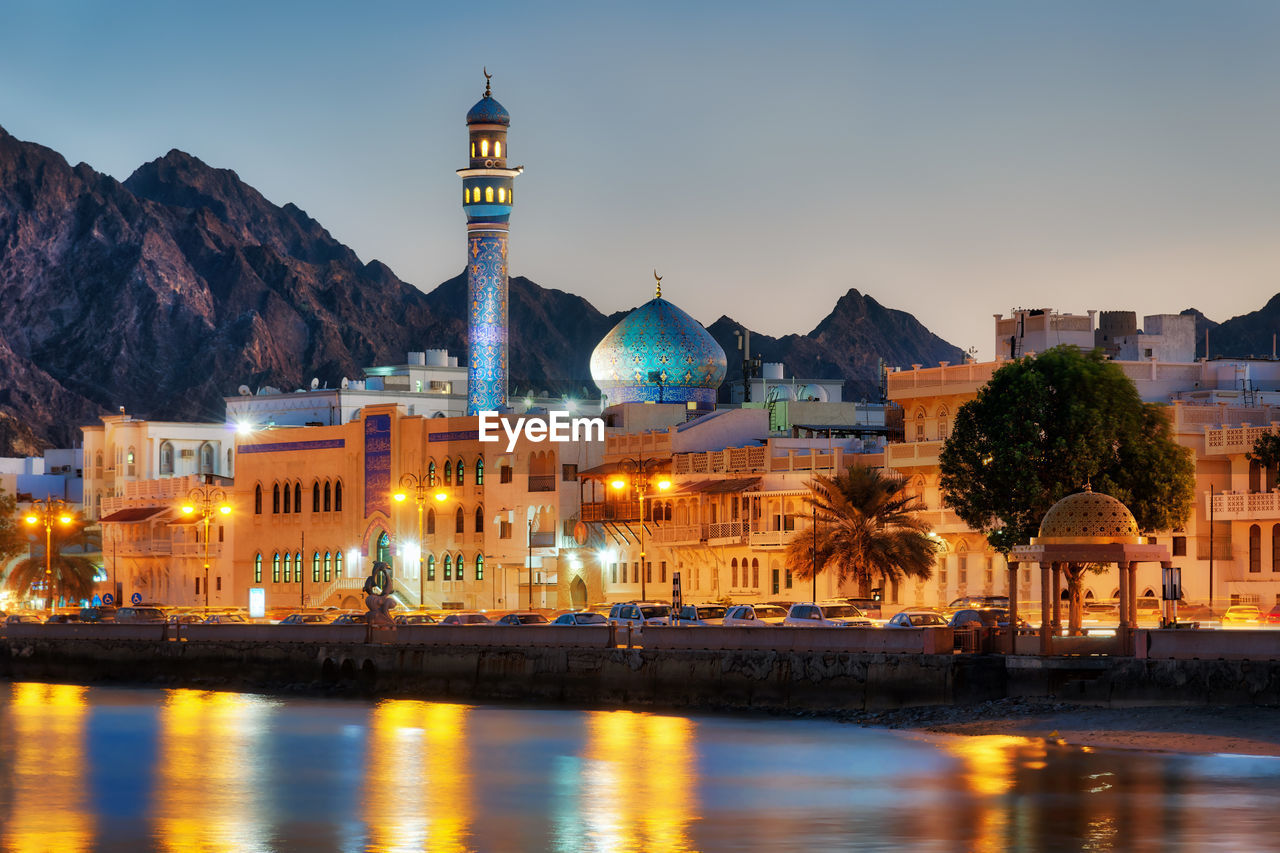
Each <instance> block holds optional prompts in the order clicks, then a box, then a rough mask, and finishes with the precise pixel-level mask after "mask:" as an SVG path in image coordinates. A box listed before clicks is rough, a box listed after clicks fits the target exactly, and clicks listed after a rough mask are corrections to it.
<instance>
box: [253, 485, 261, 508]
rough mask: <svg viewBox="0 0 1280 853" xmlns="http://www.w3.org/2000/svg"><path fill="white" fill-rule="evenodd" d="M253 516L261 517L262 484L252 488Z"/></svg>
mask: <svg viewBox="0 0 1280 853" xmlns="http://www.w3.org/2000/svg"><path fill="white" fill-rule="evenodd" d="M253 514H254V515H262V484H261V483H258V484H257V485H256V486H254V487H253Z"/></svg>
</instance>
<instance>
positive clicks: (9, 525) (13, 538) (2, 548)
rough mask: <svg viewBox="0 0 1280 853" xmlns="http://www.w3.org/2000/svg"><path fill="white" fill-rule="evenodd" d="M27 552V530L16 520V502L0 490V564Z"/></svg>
mask: <svg viewBox="0 0 1280 853" xmlns="http://www.w3.org/2000/svg"><path fill="white" fill-rule="evenodd" d="M26 550H27V530H26V529H25V526H24V525H23V523H22V519H20V518H18V502H17V501H16V500H14V497H13V495H10V494H8V493H6V492H5V490H4V489H0V563H5V562H7V561H9V560H11V559H13V558H14V557H17V556H18V555H20V554H22V553H23V552H25V551H26Z"/></svg>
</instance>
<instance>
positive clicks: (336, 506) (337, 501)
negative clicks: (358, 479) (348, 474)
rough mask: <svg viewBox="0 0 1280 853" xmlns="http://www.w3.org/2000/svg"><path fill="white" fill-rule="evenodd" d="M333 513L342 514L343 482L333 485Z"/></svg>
mask: <svg viewBox="0 0 1280 853" xmlns="http://www.w3.org/2000/svg"><path fill="white" fill-rule="evenodd" d="M333 511H334V512H342V481H341V480H339V481H338V482H336V483H334V484H333Z"/></svg>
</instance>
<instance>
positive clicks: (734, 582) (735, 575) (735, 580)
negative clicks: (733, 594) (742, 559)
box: [729, 557, 738, 589]
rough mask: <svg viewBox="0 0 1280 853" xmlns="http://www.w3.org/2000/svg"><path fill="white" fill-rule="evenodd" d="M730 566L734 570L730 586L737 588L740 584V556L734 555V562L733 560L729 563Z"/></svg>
mask: <svg viewBox="0 0 1280 853" xmlns="http://www.w3.org/2000/svg"><path fill="white" fill-rule="evenodd" d="M729 566H730V569H731V570H732V572H733V575H732V577H731V580H730V582H729V586H730V587H732V588H734V589H736V588H737V586H738V558H737V557H734V558H733V562H732V563H730V564H729Z"/></svg>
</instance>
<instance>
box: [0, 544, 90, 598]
mask: <svg viewBox="0 0 1280 853" xmlns="http://www.w3.org/2000/svg"><path fill="white" fill-rule="evenodd" d="M51 563H52V569H53V592H54V593H56V594H57V595H59V596H61V597H62V598H63V599H66V600H68V601H80V600H82V599H89V598H92V597H93V588H94V577H95V576H96V575H97V573H98V566H97V564H96V563H94V562H93V561H92V560H90V559H88V558H87V557H81V556H79V555H77V554H63V553H60V552H58V551H56V550H55V551H54V552H53V559H52V561H51ZM44 577H45V575H44V555H43V554H41V555H39V556H34V555H33V556H30V557H23V558H22V559H21V560H18V561H17V562H16V563H14V565H13V568H11V569H10V570H9V578H8V582H7V585H8V587H9V589H11V590H13V591H14V592H15V593H16V594H18V595H20V596H24V597H25V596H29V595H30V594H31V593H32V590H34V589H35V587H36V585H37V584H39V585H43V584H44ZM45 595H46V597H49V598H52V595H50V594H49V592H48V591H46V592H45Z"/></svg>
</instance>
